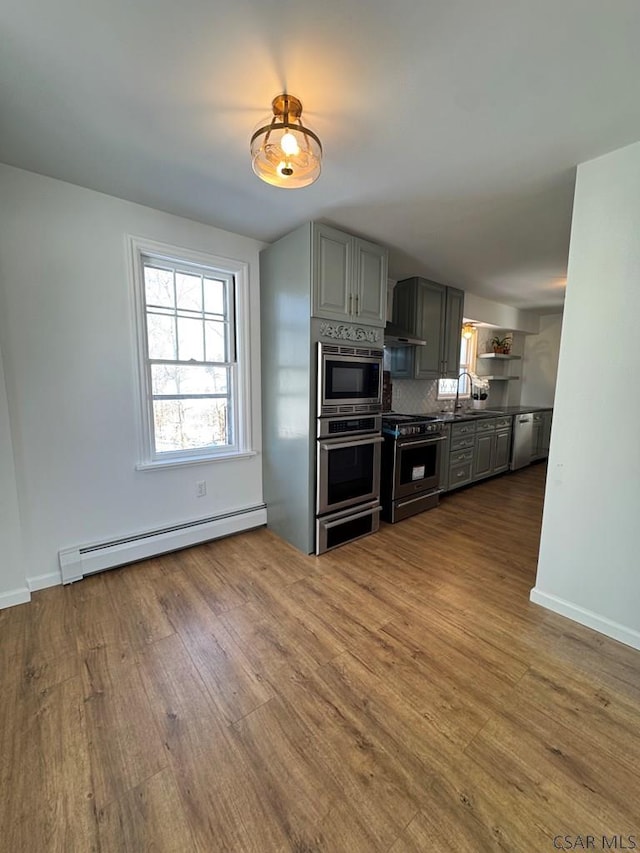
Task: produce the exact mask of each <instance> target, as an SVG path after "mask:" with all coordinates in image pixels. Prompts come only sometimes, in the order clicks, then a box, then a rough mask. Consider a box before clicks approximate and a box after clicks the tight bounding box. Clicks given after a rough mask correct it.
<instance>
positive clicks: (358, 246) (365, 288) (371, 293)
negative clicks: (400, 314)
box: [353, 237, 387, 328]
mask: <svg viewBox="0 0 640 853" xmlns="http://www.w3.org/2000/svg"><path fill="white" fill-rule="evenodd" d="M354 245H355V269H356V276H355V288H354V297H355V301H354V304H353V310H354V314H355V316H356V318H357V319H358V320H360V322H361V323H366V324H367V325H369V326H379V327H381V328H383V327H384V324H385V323H386V321H387V250H386V249H383V248H382V246H377V245H376V244H375V243H368V242H367V241H366V240H361V239H360V238H359V237H356V238H355V243H354Z"/></svg>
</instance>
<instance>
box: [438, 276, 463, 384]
mask: <svg viewBox="0 0 640 853" xmlns="http://www.w3.org/2000/svg"><path fill="white" fill-rule="evenodd" d="M463 313H464V292H463V291H462V290H457V289H456V288H455V287H448V288H447V304H446V309H445V323H444V329H443V340H442V357H443V360H444V369H443V374H442V375H443V376H444V377H447V378H450V379H457V378H458V374H459V372H460V337H461V335H462V316H463Z"/></svg>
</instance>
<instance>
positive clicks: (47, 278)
mask: <svg viewBox="0 0 640 853" xmlns="http://www.w3.org/2000/svg"><path fill="white" fill-rule="evenodd" d="M0 196H1V197H2V206H1V207H0V257H2V286H3V289H4V300H3V311H2V314H1V315H0V342H1V344H2V350H3V353H4V356H5V359H4V365H5V379H6V386H7V398H8V403H9V414H10V418H11V426H12V437H13V452H14V457H15V476H16V484H17V492H18V500H19V509H20V521H21V525H22V536H23V546H24V547H23V550H24V561H25V573H26V577H27V581H28V583H29V585H30V586H31V588H35V587H38V586H44V585H47V584H49V583H54V582H58V581H59V580H60V571H59V566H58V552H59V551H60V550H61V549H65V548H72V547H73V546H81V545H85V544H88V543H94V542H98V543H100V542H105V541H111V540H118V539H119V538H121V537H127V536H130V535H135V534H138V533H145V532H149V531H155V530H158V529H161V528H167V527H171V526H175V525H180V524H184V523H189V522H192V521H195V520H200V519H209V518H215V517H217V516H220V515H224V514H225V513H229V512H233V511H236V510H239V511H241V510H243V509H247V508H250V507H255V506H257V505H261V504H262V473H261V459H260V455H259V451H260V444H261V434H260V343H259V316H260V312H259V279H258V276H259V267H258V252H259V250H260V249H261V248H262V245H263V244H261V243H259V242H258V241H256V240H251V239H249V238H246V237H241V236H238V235H235V234H231V233H229V232H226V231H221V230H219V229H216V228H212V227H210V226H207V225H202V224H199V223H196V222H193V221H190V220H186V219H181V218H179V217H176V216H171V215H169V214H165V213H161V212H159V211H156V210H152V209H150V208H147V207H143V206H141V205H136V204H132V203H130V202H126V201H123V200H121V199H116V198H112V197H110V196H106V195H103V194H100V193H97V192H93V191H91V190H87V189H83V188H80V187H76V186H72V185H71V184H66V183H63V182H61V181H56V180H53V179H50V178H46V177H42V176H40V175H35V174H32V173H29V172H24V171H21V170H18V169H14V168H11V167H8V166H0ZM128 235H135V236H137V237H141V238H145V239H148V240H154V241H158V242H161V243H167V244H170V245H173V246H177V247H184V248H186V249H190V250H193V251H196V252H204V253H209V254H213V255H216V256H220V257H225V258H231V259H234V260H237V261H243V262H245V263H246V264H248V268H249V291H250V297H249V298H250V311H249V323H250V330H249V335H250V360H251V363H250V371H251V380H252V381H251V387H252V394H251V404H252V414H251V423H252V433H253V442H252V445H253V449H254V450H255V451H257V453H256V455H254V456H249V457H247V458H241V459H236V460H228V461H218V462H209V463H204V464H194V465H189V466H186V467H185V466H182V467H175V468H168V469H165V470H148V471H139V470H136V464H137V463H138V462H139V461H140V458H139V442H138V432H137V412H138V408H137V407H138V400H137V395H136V382H135V378H136V356H135V336H134V316H133V300H132V283H131V277H130V269H129V246H128ZM0 406H1V401H0ZM202 480H205V481H206V484H207V494H206V495H205V496H203V497H197V489H196V483H197V482H198V481H202ZM3 485H4V481H3Z"/></svg>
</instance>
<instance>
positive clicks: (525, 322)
mask: <svg viewBox="0 0 640 853" xmlns="http://www.w3.org/2000/svg"><path fill="white" fill-rule="evenodd" d="M464 316H465V319H467V320H475V322H476V323H489V324H490V325H491V326H495V327H496V328H498V329H509V330H510V331H512V332H527V333H529V334H537V332H538V329H539V315H538V314H537V313H536V312H535V311H524V310H522V309H521V308H514V307H513V306H512V305H504V304H503V303H502V302H494V301H493V300H492V299H485V298H484V297H483V296H476V294H475V293H469V291H467V292H466V293H465V295H464Z"/></svg>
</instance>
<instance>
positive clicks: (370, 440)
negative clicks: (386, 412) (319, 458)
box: [320, 436, 384, 450]
mask: <svg viewBox="0 0 640 853" xmlns="http://www.w3.org/2000/svg"><path fill="white" fill-rule="evenodd" d="M383 441H384V438H382V436H373V437H371V436H363V437H362V438H359V439H358V440H356V439H354V440H353V441H342V440H341V439H338V441H337V442H336V443H335V444H333V443H332V442H329V441H321V442H320V449H321V450H347V449H348V448H349V447H362V446H364V445H365V444H382V442H383Z"/></svg>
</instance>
